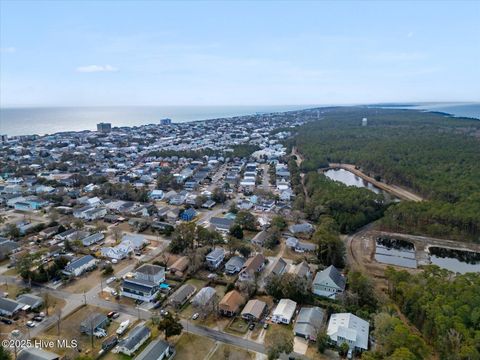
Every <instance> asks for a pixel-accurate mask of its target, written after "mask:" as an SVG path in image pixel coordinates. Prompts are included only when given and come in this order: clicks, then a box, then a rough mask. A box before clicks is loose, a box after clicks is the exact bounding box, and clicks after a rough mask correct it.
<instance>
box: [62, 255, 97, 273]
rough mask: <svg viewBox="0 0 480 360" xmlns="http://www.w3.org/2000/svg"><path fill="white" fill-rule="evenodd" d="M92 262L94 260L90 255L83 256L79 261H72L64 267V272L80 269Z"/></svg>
mask: <svg viewBox="0 0 480 360" xmlns="http://www.w3.org/2000/svg"><path fill="white" fill-rule="evenodd" d="M92 260H95V258H94V257H93V256H92V255H85V256H83V257H81V258H80V259H76V260H73V261H72V262H71V263H70V264H68V265H67V266H66V267H65V271H68V272H71V271H74V270H75V269H77V268H79V267H82V266H84V265H85V264H88V263H89V262H90V261H92Z"/></svg>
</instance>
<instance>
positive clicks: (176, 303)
mask: <svg viewBox="0 0 480 360" xmlns="http://www.w3.org/2000/svg"><path fill="white" fill-rule="evenodd" d="M195 291H197V288H196V287H195V286H193V285H191V284H183V285H182V286H180V287H179V288H178V289H177V290H176V291H175V292H174V293H173V294H172V296H170V299H169V300H168V302H169V303H170V304H171V305H172V306H173V307H175V308H180V307H181V306H183V305H184V304H185V303H186V302H187V301H188V300H189V299H190V298H191V297H192V296H193V294H195Z"/></svg>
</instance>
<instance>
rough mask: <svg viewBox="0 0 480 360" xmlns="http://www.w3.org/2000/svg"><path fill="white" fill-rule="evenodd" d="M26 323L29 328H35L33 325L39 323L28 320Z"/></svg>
mask: <svg viewBox="0 0 480 360" xmlns="http://www.w3.org/2000/svg"><path fill="white" fill-rule="evenodd" d="M26 325H27V326H28V327H29V328H33V327H35V325H37V324H35V323H34V322H33V321H27V324H26Z"/></svg>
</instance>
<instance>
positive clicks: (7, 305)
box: [0, 297, 24, 317]
mask: <svg viewBox="0 0 480 360" xmlns="http://www.w3.org/2000/svg"><path fill="white" fill-rule="evenodd" d="M23 306H24V305H23V304H21V303H19V302H18V301H15V300H11V299H7V298H4V297H2V298H0V315H2V316H7V317H11V316H13V315H15V314H16V313H17V312H19V311H20V310H21V309H22V307H23Z"/></svg>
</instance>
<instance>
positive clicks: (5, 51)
mask: <svg viewBox="0 0 480 360" xmlns="http://www.w3.org/2000/svg"><path fill="white" fill-rule="evenodd" d="M16 51H17V49H15V48H14V47H11V46H10V47H4V48H0V53H2V54H12V53H14V52H16Z"/></svg>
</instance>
